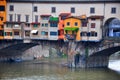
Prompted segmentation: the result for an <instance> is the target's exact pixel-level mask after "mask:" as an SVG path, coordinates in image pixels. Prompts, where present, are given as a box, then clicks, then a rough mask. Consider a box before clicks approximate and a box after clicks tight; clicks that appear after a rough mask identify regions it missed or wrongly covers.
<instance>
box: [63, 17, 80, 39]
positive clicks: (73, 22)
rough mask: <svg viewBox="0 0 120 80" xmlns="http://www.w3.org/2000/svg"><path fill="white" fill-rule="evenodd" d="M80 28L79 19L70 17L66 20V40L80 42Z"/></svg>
mask: <svg viewBox="0 0 120 80" xmlns="http://www.w3.org/2000/svg"><path fill="white" fill-rule="evenodd" d="M80 27H81V20H80V18H78V17H74V16H71V17H68V18H66V19H65V20H64V34H65V38H64V40H65V41H66V40H76V41H80V40H81V37H80Z"/></svg>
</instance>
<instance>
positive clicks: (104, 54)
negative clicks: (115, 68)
mask: <svg viewBox="0 0 120 80" xmlns="http://www.w3.org/2000/svg"><path fill="white" fill-rule="evenodd" d="M118 51H120V45H119V46H115V47H111V48H107V49H104V50H101V51H99V52H96V53H93V54H92V55H90V56H89V57H88V60H87V67H108V65H109V57H110V56H111V55H112V54H115V53H116V52H118Z"/></svg>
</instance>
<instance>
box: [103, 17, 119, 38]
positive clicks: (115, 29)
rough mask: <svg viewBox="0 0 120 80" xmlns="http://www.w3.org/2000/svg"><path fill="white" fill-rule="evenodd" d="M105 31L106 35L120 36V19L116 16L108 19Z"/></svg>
mask: <svg viewBox="0 0 120 80" xmlns="http://www.w3.org/2000/svg"><path fill="white" fill-rule="evenodd" d="M103 31H104V34H103V36H105V37H120V20H119V19H118V18H115V17H112V18H109V19H107V20H106V21H105V24H104V29H103Z"/></svg>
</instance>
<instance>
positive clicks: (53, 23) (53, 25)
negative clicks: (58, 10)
mask: <svg viewBox="0 0 120 80" xmlns="http://www.w3.org/2000/svg"><path fill="white" fill-rule="evenodd" d="M57 25H58V24H57V23H55V22H51V23H50V27H57Z"/></svg>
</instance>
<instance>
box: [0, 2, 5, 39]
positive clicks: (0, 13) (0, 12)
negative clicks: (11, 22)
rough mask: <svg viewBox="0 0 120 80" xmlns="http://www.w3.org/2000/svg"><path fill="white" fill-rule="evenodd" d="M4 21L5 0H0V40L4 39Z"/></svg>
mask: <svg viewBox="0 0 120 80" xmlns="http://www.w3.org/2000/svg"><path fill="white" fill-rule="evenodd" d="M5 21H6V0H0V40H2V39H4V36H3V35H4V34H3V33H4V24H3V23H4V22H5Z"/></svg>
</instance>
